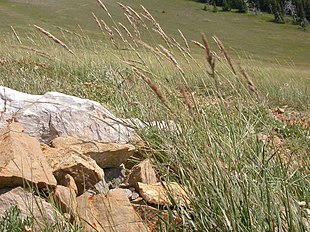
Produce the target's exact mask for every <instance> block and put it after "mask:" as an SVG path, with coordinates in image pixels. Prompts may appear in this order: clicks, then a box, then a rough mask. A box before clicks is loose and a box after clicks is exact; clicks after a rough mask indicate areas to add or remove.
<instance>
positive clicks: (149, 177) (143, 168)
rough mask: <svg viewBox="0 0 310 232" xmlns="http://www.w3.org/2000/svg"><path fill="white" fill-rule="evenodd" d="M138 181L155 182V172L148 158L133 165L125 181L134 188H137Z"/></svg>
mask: <svg viewBox="0 0 310 232" xmlns="http://www.w3.org/2000/svg"><path fill="white" fill-rule="evenodd" d="M138 182H141V183H144V184H155V183H156V182H157V177H156V173H155V171H154V169H153V167H152V164H151V160H150V159H145V160H143V161H142V162H141V163H139V164H137V165H135V166H134V167H133V168H132V169H131V172H130V174H129V175H128V177H127V179H126V183H127V184H128V185H129V186H132V187H135V188H137V184H138Z"/></svg>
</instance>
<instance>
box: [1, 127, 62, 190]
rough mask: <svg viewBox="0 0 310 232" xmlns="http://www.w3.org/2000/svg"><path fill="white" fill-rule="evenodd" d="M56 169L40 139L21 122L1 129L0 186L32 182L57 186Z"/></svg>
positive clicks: (41, 185) (39, 185) (21, 184)
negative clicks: (52, 165)
mask: <svg viewBox="0 0 310 232" xmlns="http://www.w3.org/2000/svg"><path fill="white" fill-rule="evenodd" d="M52 171H53V170H52V168H51V167H50V166H49V164H48V162H47V160H46V158H45V157H44V155H43V154H42V151H41V149H40V144H39V142H38V141H37V140H36V139H35V138H33V137H30V136H29V135H26V134H24V133H23V129H22V126H21V125H20V124H19V123H12V124H10V125H9V126H8V127H6V128H4V129H2V130H1V131H0V188H1V187H5V186H12V187H15V186H23V185H26V186H27V185H32V184H35V185H37V186H38V187H39V188H43V187H45V186H55V185H56V184H57V182H56V179H55V178H54V176H53V172H52Z"/></svg>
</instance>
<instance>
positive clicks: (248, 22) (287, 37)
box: [0, 0, 310, 72]
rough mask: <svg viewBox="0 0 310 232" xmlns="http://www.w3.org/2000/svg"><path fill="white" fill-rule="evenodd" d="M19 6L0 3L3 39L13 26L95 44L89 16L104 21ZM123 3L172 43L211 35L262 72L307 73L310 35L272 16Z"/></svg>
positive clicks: (41, 5)
mask: <svg viewBox="0 0 310 232" xmlns="http://www.w3.org/2000/svg"><path fill="white" fill-rule="evenodd" d="M23 2H25V1H8V0H5V1H1V3H0V6H1V10H0V11H1V14H0V20H1V22H2V23H1V25H0V30H1V32H2V33H5V34H10V33H11V30H10V26H14V28H15V29H16V30H17V32H19V33H22V35H23V36H24V33H27V34H29V33H31V32H33V30H34V29H33V26H32V25H33V24H38V25H40V26H42V27H46V29H48V30H49V31H51V32H52V33H56V34H59V30H58V29H57V28H56V27H57V26H58V27H62V28H66V29H69V30H73V31H75V32H77V33H83V34H84V33H85V34H87V35H91V36H92V37H95V38H96V39H99V37H98V36H100V33H99V32H98V28H97V26H96V24H95V23H94V20H93V19H92V17H91V12H92V11H93V12H95V13H96V14H97V15H98V17H100V18H103V19H105V20H107V16H106V15H105V14H103V12H101V11H100V9H99V6H98V4H97V2H96V1H85V0H77V1H74V2H70V1H64V2H62V3H61V5H60V4H59V3H58V2H57V1H36V0H32V1H29V2H30V3H29V4H25V3H23ZM126 2H128V3H130V4H131V6H132V7H133V8H134V9H137V8H139V4H141V3H142V4H143V5H144V6H145V7H147V8H148V9H149V10H150V11H151V13H152V14H153V15H154V17H155V18H156V19H157V20H158V21H159V23H160V24H161V25H162V27H164V28H165V29H166V31H167V32H168V33H169V34H171V35H172V36H174V37H178V34H177V29H178V28H179V29H182V31H183V33H184V34H185V35H186V37H187V38H188V39H195V40H198V39H199V33H200V32H205V33H206V34H207V35H209V36H211V35H213V34H216V35H217V36H218V37H219V38H221V39H222V40H223V42H224V43H225V45H226V47H227V48H228V49H229V50H230V51H232V54H233V55H235V56H237V55H240V56H241V57H243V58H244V57H245V55H246V56H250V57H253V59H254V60H260V61H263V64H264V65H266V66H268V65H269V63H276V62H280V63H284V62H287V61H289V63H291V64H294V65H296V66H297V67H298V68H300V69H305V70H306V71H307V72H309V62H310V58H309V53H310V34H309V33H304V32H303V31H302V30H299V29H298V27H297V26H294V25H289V24H284V25H283V24H275V23H272V22H270V20H272V18H273V16H272V15H268V14H263V15H262V16H255V15H252V14H251V13H248V14H238V13H234V12H218V13H212V12H206V11H203V10H202V7H203V5H202V4H199V3H196V2H193V1H182V0H170V1H164V0H161V1H159V2H158V4H154V3H153V1H150V0H145V1H143V2H141V1H137V0H134V1H123V3H125V4H126ZM105 4H106V5H107V7H108V8H109V10H110V11H111V13H112V14H113V15H114V16H115V18H116V20H119V19H121V15H122V13H121V11H120V10H119V7H118V6H117V4H116V3H115V1H112V0H108V1H105ZM163 11H165V13H162V12H163ZM123 21H124V20H123ZM81 30H82V31H83V32H82V31H81ZM23 36H22V37H23ZM2 39H3V38H2Z"/></svg>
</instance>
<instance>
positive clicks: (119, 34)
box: [112, 26, 128, 43]
mask: <svg viewBox="0 0 310 232" xmlns="http://www.w3.org/2000/svg"><path fill="white" fill-rule="evenodd" d="M112 28H113V29H114V31H116V33H117V34H118V36H119V37H120V38H121V39H122V41H123V42H124V43H128V41H127V40H126V39H125V38H124V36H123V34H122V33H121V32H120V31H119V30H118V29H117V28H116V27H114V26H112Z"/></svg>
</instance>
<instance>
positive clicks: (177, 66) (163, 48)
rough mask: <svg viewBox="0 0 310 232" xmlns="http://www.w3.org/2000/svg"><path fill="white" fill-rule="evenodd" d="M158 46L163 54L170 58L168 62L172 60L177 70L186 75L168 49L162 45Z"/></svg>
mask: <svg viewBox="0 0 310 232" xmlns="http://www.w3.org/2000/svg"><path fill="white" fill-rule="evenodd" d="M158 46H159V47H160V48H161V49H162V50H163V53H164V55H165V56H166V57H167V58H168V60H170V61H171V62H172V63H173V64H174V66H175V67H176V68H177V70H179V71H180V72H181V73H182V74H183V75H184V74H185V73H184V71H183V69H182V68H181V66H180V65H179V64H178V62H177V60H176V59H175V58H174V57H173V55H172V54H171V52H170V51H169V50H168V49H167V48H165V47H164V46H162V45H160V44H159V45H158Z"/></svg>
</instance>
